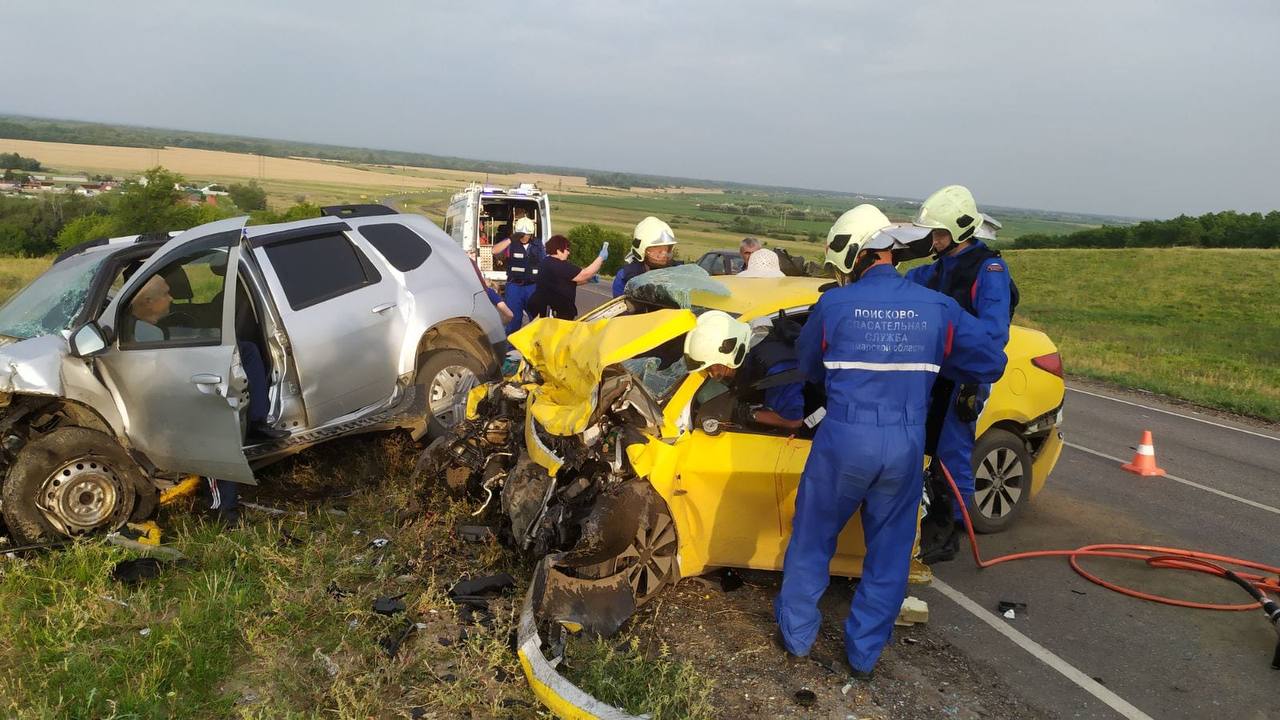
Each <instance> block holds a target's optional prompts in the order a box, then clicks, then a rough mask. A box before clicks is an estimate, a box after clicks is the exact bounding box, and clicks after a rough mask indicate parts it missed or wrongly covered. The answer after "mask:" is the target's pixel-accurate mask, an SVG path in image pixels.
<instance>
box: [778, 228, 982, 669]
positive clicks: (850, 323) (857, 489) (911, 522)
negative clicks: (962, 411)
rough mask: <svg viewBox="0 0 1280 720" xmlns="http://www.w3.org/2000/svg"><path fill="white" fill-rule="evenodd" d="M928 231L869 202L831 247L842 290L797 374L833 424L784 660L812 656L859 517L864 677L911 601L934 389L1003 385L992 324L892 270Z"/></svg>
mask: <svg viewBox="0 0 1280 720" xmlns="http://www.w3.org/2000/svg"><path fill="white" fill-rule="evenodd" d="M925 234H926V231H922V230H921V229H920V228H914V227H911V226H907V227H897V226H894V225H892V224H891V223H890V222H889V220H888V218H886V217H885V215H884V213H882V212H881V211H880V210H879V209H877V208H876V207H874V206H872V205H859V206H858V207H856V208H854V209H853V210H850V211H849V212H847V213H845V214H844V215H842V216H841V217H840V219H839V220H837V221H836V223H835V225H833V226H832V228H831V231H830V233H829V234H828V235H827V243H826V261H827V263H829V264H831V265H833V266H834V268H835V270H836V271H837V273H836V274H837V281H838V283H839V287H836V288H834V289H831V290H829V291H827V292H826V293H824V294H823V295H822V297H821V298H820V299H819V300H818V302H817V304H816V305H814V307H813V310H812V313H811V314H810V316H809V318H808V320H807V321H806V322H805V324H804V328H803V329H802V330H801V334H800V339H799V342H798V345H797V353H798V358H799V368H800V370H802V371H803V372H804V373H805V375H806V377H807V378H808V380H809V381H810V382H814V383H822V384H823V385H824V386H825V388H826V416H825V418H824V419H823V421H822V423H821V425H820V426H819V428H818V432H817V436H816V437H815V438H814V441H813V446H812V450H811V451H810V453H809V457H808V460H807V462H806V463H805V467H804V472H803V474H802V475H801V479H800V485H799V490H798V492H797V495H796V505H795V519H794V522H793V523H792V531H791V538H790V541H789V542H788V544H787V550H786V555H785V558H784V561H783V578H782V588H781V591H780V592H779V594H778V597H777V599H776V601H775V605H774V610H775V616H776V619H777V621H778V626H779V630H780V635H781V638H780V639H781V643H782V645H783V647H784V648H785V650H786V651H787V652H788V653H791V654H792V655H795V656H806V655H808V653H809V650H810V648H811V647H812V646H813V643H814V640H815V639H816V638H817V634H818V628H819V626H820V624H821V620H822V615H821V613H820V612H819V610H818V600H819V598H821V596H822V594H823V592H824V591H825V590H826V588H827V584H828V582H829V580H830V567H831V560H832V556H833V555H834V554H835V550H836V538H837V536H838V535H839V533H840V531H841V529H842V528H844V526H845V524H846V523H847V522H848V521H849V519H850V517H851V516H852V515H853V513H854V511H855V510H858V509H859V507H861V517H862V527H863V532H864V536H865V540H866V548H867V552H866V557H865V560H864V562H863V572H862V579H861V580H860V581H859V582H858V587H857V590H856V592H855V593H854V597H853V604H852V607H851V609H850V613H849V617H848V619H847V621H846V622H845V648H846V656H847V659H848V661H849V664H850V666H851V668H852V670H853V674H854V676H855V677H857V678H861V679H866V678H869V677H870V676H871V672H872V670H873V668H874V667H875V664H876V661H877V660H878V659H879V657H880V653H881V652H882V651H883V649H884V646H885V644H886V643H887V642H888V640H889V635H890V633H891V631H892V629H893V622H894V618H896V617H897V615H898V611H899V608H900V607H901V605H902V599H903V596H904V595H905V593H906V587H907V575H908V570H909V568H910V564H911V552H912V547H913V545H914V542H915V537H916V524H917V508H918V507H919V505H920V497H921V494H922V489H923V460H924V439H925V437H924V436H925V427H924V423H925V416H926V413H927V411H928V406H929V392H930V390H931V388H932V387H933V384H934V381H935V380H936V379H937V377H938V376H939V375H940V374H941V375H942V376H943V377H947V378H951V379H953V380H955V381H957V382H961V383H987V382H994V381H995V380H997V379H998V378H999V377H1000V375H1001V373H1002V372H1003V370H1004V365H1005V355H1004V349H1003V343H1002V342H997V341H996V339H994V338H992V336H991V334H990V331H989V327H988V325H986V324H984V323H982V322H980V321H978V320H977V319H976V318H974V317H973V316H971V315H969V314H968V313H966V312H964V310H963V309H962V308H961V307H960V306H959V305H958V304H956V302H955V301H954V300H952V299H951V298H948V297H946V296H945V295H942V294H940V293H936V292H934V291H932V290H929V289H927V288H924V287H921V286H920V285H917V284H915V283H912V282H911V281H909V280H907V279H905V278H903V277H902V276H901V275H899V274H898V272H897V271H896V270H895V269H894V267H893V264H892V262H893V256H892V251H893V250H894V249H895V248H902V247H905V244H906V243H908V242H914V241H918V240H920V239H922V238H923V237H924V236H925Z"/></svg>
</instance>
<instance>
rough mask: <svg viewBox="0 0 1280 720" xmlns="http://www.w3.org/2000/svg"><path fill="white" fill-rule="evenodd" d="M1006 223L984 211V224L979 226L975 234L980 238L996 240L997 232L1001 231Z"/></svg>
mask: <svg viewBox="0 0 1280 720" xmlns="http://www.w3.org/2000/svg"><path fill="white" fill-rule="evenodd" d="M1002 227H1004V224H1003V223H1001V222H1000V221H999V220H997V219H995V218H993V217H991V216H990V215H988V214H986V213H982V224H981V225H979V226H978V230H977V231H976V232H975V233H974V234H973V236H974V237H976V238H978V239H979V240H995V239H996V233H998V232H1000V228H1002Z"/></svg>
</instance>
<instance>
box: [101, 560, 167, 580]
mask: <svg viewBox="0 0 1280 720" xmlns="http://www.w3.org/2000/svg"><path fill="white" fill-rule="evenodd" d="M162 567H163V564H162V563H161V562H160V561H159V560H158V559H156V558H152V557H144V558H133V559H132V560H121V561H120V562H118V563H116V564H115V567H113V568H111V579H112V580H115V581H116V582H122V583H124V584H126V585H137V584H139V583H141V582H142V581H143V580H150V579H152V578H156V577H159V576H160V570H161V569H162Z"/></svg>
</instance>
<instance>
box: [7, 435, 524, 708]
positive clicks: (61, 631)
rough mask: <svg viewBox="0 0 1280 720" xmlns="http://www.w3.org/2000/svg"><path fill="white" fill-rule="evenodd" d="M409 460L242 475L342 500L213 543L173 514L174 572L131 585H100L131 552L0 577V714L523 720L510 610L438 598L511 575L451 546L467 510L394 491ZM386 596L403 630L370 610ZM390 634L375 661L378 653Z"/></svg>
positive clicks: (362, 447) (400, 456) (292, 491)
mask: <svg viewBox="0 0 1280 720" xmlns="http://www.w3.org/2000/svg"><path fill="white" fill-rule="evenodd" d="M414 447H415V446H414V445H413V444H412V443H411V442H409V441H408V440H407V438H403V437H385V438H364V439H354V440H349V441H341V442H338V443H336V444H334V445H332V446H329V447H323V448H319V449H317V450H315V451H313V452H309V453H307V454H304V455H303V456H301V457H300V458H299V459H297V460H295V461H292V462H287V463H284V464H283V465H281V466H279V467H278V468H275V469H273V470H271V471H268V472H266V473H263V474H262V477H261V479H262V480H263V482H264V486H265V487H266V488H267V490H268V491H269V492H270V493H271V494H273V495H285V496H295V497H296V496H299V495H300V496H303V497H324V496H328V497H333V496H334V495H335V494H338V493H340V492H344V491H345V492H350V493H351V494H350V495H349V496H348V497H345V498H344V499H342V500H341V501H340V503H339V502H328V503H325V504H324V506H323V507H321V508H317V507H316V506H315V505H312V506H311V509H310V510H309V512H308V513H306V514H305V515H288V516H280V517H272V516H269V515H263V514H247V519H248V523H247V525H246V527H244V528H242V529H238V530H234V531H230V532H222V531H220V530H219V528H218V527H217V526H216V525H213V524H211V523H208V522H206V521H204V520H202V519H200V518H199V517H197V516H195V515H192V514H190V513H188V512H187V511H186V509H180V510H176V511H172V512H164V513H162V515H161V518H160V523H161V525H162V526H163V527H165V528H166V537H165V539H166V543H167V544H169V545H171V546H172V547H175V548H177V549H178V550H180V551H181V552H183V553H184V554H185V555H186V556H187V557H188V560H186V561H184V562H182V563H180V564H178V565H173V566H168V567H166V569H165V570H164V571H163V573H162V574H161V575H160V577H158V578H155V579H152V580H147V581H143V582H142V583H140V584H139V585H137V586H136V587H129V586H127V585H124V584H122V583H120V582H117V581H115V580H113V579H111V577H110V571H111V568H112V566H113V565H114V563H115V562H116V561H118V560H121V559H123V558H125V557H127V556H129V555H131V553H129V552H127V551H124V550H121V549H119V548H115V547H111V546H108V545H106V544H105V543H103V542H102V541H101V540H86V541H83V542H80V543H77V544H75V545H73V546H71V547H70V548H66V549H62V550H56V551H53V552H48V553H44V554H40V555H34V556H29V557H24V558H19V559H6V560H0V623H2V624H3V626H4V627H5V629H6V632H5V633H4V636H3V637H2V638H0V667H4V668H5V672H4V673H2V674H0V714H3V715H4V716H6V717H83V718H126V717H128V718H163V717H197V718H206V717H207V718H215V717H217V718H220V717H246V718H249V717H254V718H257V717H261V718H268V717H270V718H280V717H315V716H317V715H333V716H337V717H410V716H413V713H414V708H423V709H426V710H429V711H430V712H431V713H432V714H436V715H443V716H447V717H459V716H461V717H467V716H468V715H469V714H473V713H474V714H476V715H477V716H479V717H495V716H506V717H534V716H536V714H537V713H536V710H535V709H534V708H535V701H534V699H533V697H532V695H531V694H530V692H529V691H528V688H527V686H526V685H525V683H524V681H523V678H522V676H521V675H520V670H519V667H518V662H517V661H516V658H515V655H514V654H513V653H512V652H511V651H510V649H509V647H508V635H509V633H510V631H511V629H512V628H513V627H514V620H515V609H516V607H517V604H518V596H515V595H512V596H509V597H505V598H501V599H498V600H496V601H494V602H493V603H492V606H491V607H492V609H493V618H492V621H491V622H489V621H486V623H470V622H467V621H466V620H464V619H463V617H464V616H461V615H459V612H458V610H457V608H455V607H454V606H453V604H452V603H450V602H449V601H448V599H447V595H446V593H447V590H448V587H449V586H450V585H451V584H452V583H453V582H454V581H455V580H457V579H458V578H459V577H460V576H462V575H464V574H467V573H491V572H498V571H508V572H511V573H512V574H513V575H514V576H515V577H517V578H522V577H523V576H524V575H525V573H523V572H522V567H521V566H520V565H519V564H518V563H517V562H516V561H515V560H514V559H513V558H512V556H510V555H509V554H507V553H505V552H503V551H502V550H501V549H499V548H498V547H497V546H496V545H494V544H485V545H463V544H462V543H460V542H459V541H458V540H456V539H455V537H454V534H453V527H454V526H455V524H456V523H458V522H460V521H463V520H464V518H466V516H467V512H466V511H467V507H466V506H465V505H462V504H458V503H453V502H451V501H450V500H448V499H447V498H444V497H441V496H439V495H434V494H426V495H424V494H422V493H420V492H419V491H418V490H417V489H416V488H413V487H411V486H410V485H409V484H408V483H407V477H408V475H409V472H410V470H411V468H412V463H413V461H414V459H415V457H416V453H414V452H412V450H413V449H414ZM264 494H265V493H264ZM265 502H270V503H272V504H274V505H283V504H284V503H281V502H280V501H279V500H266V501H265ZM339 505H341V510H340V511H339V512H334V510H337V509H338V507H339ZM293 507H294V508H295V509H296V508H298V507H300V506H298V505H296V504H295V505H293ZM325 508H327V509H325ZM375 538H386V539H387V540H389V543H388V544H387V545H386V546H385V547H384V548H382V549H378V548H377V547H375V546H374V545H373V544H372V541H373V540H374V539H375ZM395 595H403V597H402V601H403V602H404V605H405V606H406V608H407V611H406V612H403V613H399V614H397V615H395V616H392V617H386V616H383V615H380V614H377V613H375V612H373V611H372V605H373V602H374V600H375V599H376V598H378V597H380V596H395ZM410 620H411V621H413V622H416V623H419V625H418V626H417V628H416V630H415V631H414V632H412V634H410V635H409V637H408V639H406V640H405V642H404V644H403V645H402V646H401V647H400V649H399V651H398V652H397V653H396V655H395V656H394V657H388V655H387V653H386V652H384V649H383V647H382V645H381V643H384V642H386V640H387V639H388V638H392V637H396V636H398V635H399V634H400V633H402V632H403V631H404V628H405V625H406V623H407V622H409V621H410Z"/></svg>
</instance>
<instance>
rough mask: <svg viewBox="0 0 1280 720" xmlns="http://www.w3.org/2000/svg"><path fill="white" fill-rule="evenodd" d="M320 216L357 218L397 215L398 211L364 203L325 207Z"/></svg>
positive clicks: (321, 209) (384, 206)
mask: <svg viewBox="0 0 1280 720" xmlns="http://www.w3.org/2000/svg"><path fill="white" fill-rule="evenodd" d="M320 214H321V215H323V216H325V217H336V218H357V217H374V216H377V215H399V214H400V211H399V210H396V209H395V208H392V207H387V206H386V205H375V204H373V203H365V204H362V205H326V206H325V207H322V208H320Z"/></svg>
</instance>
